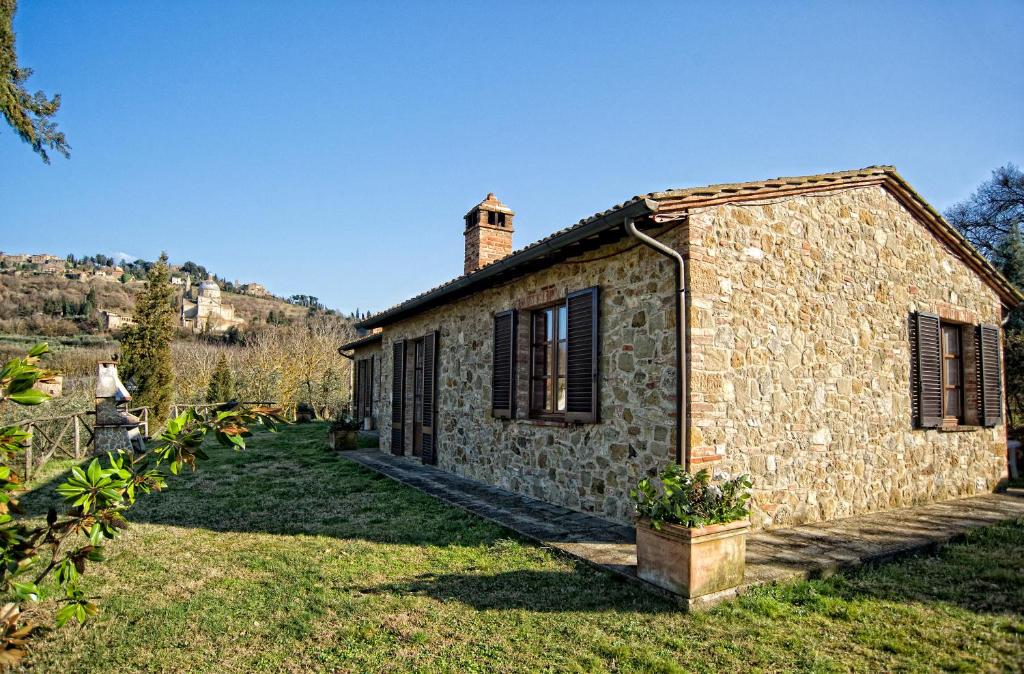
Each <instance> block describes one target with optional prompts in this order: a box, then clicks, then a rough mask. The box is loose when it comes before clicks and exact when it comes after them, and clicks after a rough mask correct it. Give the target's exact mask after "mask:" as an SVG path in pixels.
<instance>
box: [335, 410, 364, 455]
mask: <svg viewBox="0 0 1024 674" xmlns="http://www.w3.org/2000/svg"><path fill="white" fill-rule="evenodd" d="M359 426H360V424H359V421H358V420H357V419H356V418H355V417H352V416H349V415H348V414H340V415H338V416H337V417H335V418H334V420H333V421H332V422H331V427H330V430H328V431H327V444H328V446H329V447H330V448H331V449H340V450H352V449H355V448H356V444H357V440H358V439H359Z"/></svg>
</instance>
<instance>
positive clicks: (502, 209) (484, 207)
mask: <svg viewBox="0 0 1024 674" xmlns="http://www.w3.org/2000/svg"><path fill="white" fill-rule="evenodd" d="M473 211H494V212H495V213H507V214H508V215H515V211H513V210H512V209H511V208H509V207H508V206H506V205H505V204H503V203H501V200H500V199H498V197H496V196H494V192H488V193H487V196H486V197H484V200H483V201H481V202H480V203H479V204H477V205H476V206H474V207H473V208H471V209H469V210H468V211H467V212H466V215H469V214H470V213H472V212H473Z"/></svg>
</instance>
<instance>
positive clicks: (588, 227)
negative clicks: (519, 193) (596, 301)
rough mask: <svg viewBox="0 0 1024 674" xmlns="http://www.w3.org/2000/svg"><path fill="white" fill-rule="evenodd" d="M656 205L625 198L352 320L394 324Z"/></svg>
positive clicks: (646, 212) (366, 325) (502, 278)
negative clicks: (615, 205) (518, 248)
mask: <svg viewBox="0 0 1024 674" xmlns="http://www.w3.org/2000/svg"><path fill="white" fill-rule="evenodd" d="M657 208H658V202H657V201H655V200H653V199H648V198H638V199H634V200H632V201H629V202H627V203H625V204H623V205H622V206H620V207H618V208H615V209H612V210H610V211H607V212H605V213H602V214H601V215H599V216H597V217H594V218H592V219H590V220H588V221H585V222H584V224H582V225H580V226H578V227H573V228H572V229H569V230H567V231H565V232H563V233H562V234H558V235H555V236H553V237H551V238H550V239H547V240H545V241H540V242H538V243H536V244H534V245H532V246H528V247H526V248H524V249H523V250H521V251H519V252H517V253H513V254H512V255H509V256H508V257H505V258H502V259H500V260H498V261H497V262H493V263H491V264H489V265H487V266H486V267H484V268H482V269H480V270H478V271H475V272H473V273H472V274H469V275H468V276H463V277H461V278H459V279H456V280H455V281H453V282H451V283H449V284H447V285H444V286H440V287H438V288H435V289H434V290H431V291H428V292H426V293H424V294H422V295H420V296H419V297H415V298H413V299H411V300H409V301H407V302H404V303H402V304H399V305H398V306H396V307H393V308H392V309H387V310H385V311H382V312H381V313H379V314H375V315H373V316H370V317H369V318H367V319H365V320H363V321H360V322H359V323H356V327H357V328H367V329H369V328H379V327H383V326H385V325H388V324H391V323H395V322H396V321H400V320H402V319H403V318H407V317H409V316H412V315H415V314H417V313H420V312H421V311H425V310H427V309H429V308H433V307H434V306H437V305H438V304H441V303H443V302H444V300H445V299H446V298H448V297H451V296H453V295H457V294H460V293H470V292H475V291H476V290H480V289H482V288H485V287H488V286H489V285H490V284H493V283H496V282H499V281H505V280H508V279H509V278H513V277H515V276H516V272H515V270H516V268H517V267H522V266H525V265H527V264H529V263H531V262H536V261H538V260H542V259H543V258H544V257H546V256H549V255H551V254H553V253H555V252H557V251H559V250H561V249H563V248H565V247H567V246H570V245H572V244H574V243H578V242H580V241H583V240H584V239H587V238H590V237H592V236H594V235H596V234H600V233H601V232H605V231H608V230H610V229H612V228H614V227H617V226H619V225H621V224H622V222H623V221H624V220H626V218H640V217H644V216H646V215H650V214H651V213H654V212H655V211H656V210H657Z"/></svg>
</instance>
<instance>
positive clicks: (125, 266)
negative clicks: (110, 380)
mask: <svg viewBox="0 0 1024 674" xmlns="http://www.w3.org/2000/svg"><path fill="white" fill-rule="evenodd" d="M151 266H152V263H151V262H147V261H144V260H131V261H129V260H123V259H120V260H119V259H115V258H113V257H110V256H106V255H102V254H100V255H91V256H86V257H81V258H78V257H75V256H74V255H68V256H66V257H60V256H57V255H51V254H49V253H7V252H3V251H0V275H6V276H16V277H43V278H45V277H53V278H61V279H68V280H71V281H79V282H82V283H83V284H87V285H89V286H92V284H94V283H95V282H104V281H107V282H110V283H120V284H123V285H124V286H127V287H128V288H138V287H140V286H141V285H142V284H143V283H144V282H145V279H146V276H147V272H148V271H149V268H150V267H151ZM170 272H171V277H170V284H171V285H172V286H174V287H175V288H176V290H177V300H176V302H177V316H178V327H179V328H181V329H183V330H187V331H190V332H194V333H215V334H216V333H225V332H228V331H229V330H231V329H232V328H240V327H242V326H243V325H244V324H245V322H246V321H245V319H244V318H242V317H241V316H239V315H237V313H236V308H235V306H234V305H232V304H231V303H230V302H227V301H225V299H224V298H223V297H222V295H221V292H222V290H224V291H226V292H232V293H235V294H236V295H248V296H251V297H255V298H261V299H266V300H279V301H282V302H288V303H290V304H296V305H299V306H308V301H309V300H314V301H315V300H316V298H311V297H307V296H305V295H302V296H296V297H295V298H290V299H281V298H277V297H275V296H274V295H273V294H271V293H270V292H269V291H268V290H267V289H266V287H265V286H263V285H262V284H260V283H239V282H238V281H235V282H234V283H232V282H230V281H225V280H223V279H218V278H217V277H216V276H214V275H212V274H210V273H209V272H207V270H206V268H205V267H203V266H201V265H198V264H196V263H194V262H186V263H184V264H181V265H170ZM65 283H66V281H65ZM83 292H84V291H83ZM98 317H99V319H100V323H101V328H102V329H104V330H107V331H110V332H117V331H120V330H123V329H124V328H126V327H128V326H129V325H131V324H132V322H133V321H132V318H131V315H130V314H129V313H126V312H125V311H124V310H123V309H116V310H114V309H113V308H106V309H103V308H101V309H99V310H98Z"/></svg>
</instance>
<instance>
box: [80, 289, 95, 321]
mask: <svg viewBox="0 0 1024 674" xmlns="http://www.w3.org/2000/svg"><path fill="white" fill-rule="evenodd" d="M94 313H96V289H95V288H89V292H88V293H86V295H85V301H84V302H83V303H82V315H83V316H85V317H86V318H91V317H92V315H93V314H94Z"/></svg>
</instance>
